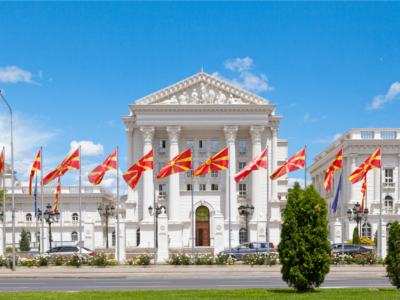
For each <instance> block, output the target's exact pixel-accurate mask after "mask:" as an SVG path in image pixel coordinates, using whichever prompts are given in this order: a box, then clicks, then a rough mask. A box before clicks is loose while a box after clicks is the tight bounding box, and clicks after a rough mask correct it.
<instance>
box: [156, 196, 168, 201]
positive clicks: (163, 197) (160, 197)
mask: <svg viewBox="0 0 400 300" xmlns="http://www.w3.org/2000/svg"><path fill="white" fill-rule="evenodd" d="M157 200H158V201H166V200H167V195H157Z"/></svg>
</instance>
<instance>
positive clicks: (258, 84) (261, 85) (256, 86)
mask: <svg viewBox="0 0 400 300" xmlns="http://www.w3.org/2000/svg"><path fill="white" fill-rule="evenodd" d="M212 76H214V77H217V78H220V79H222V80H225V81H227V82H229V83H231V84H233V85H236V86H237V87H240V88H242V89H244V90H247V91H250V92H254V93H261V92H263V91H271V90H273V89H274V88H273V87H270V86H269V84H268V83H267V81H268V78H267V76H266V75H264V74H261V75H260V76H257V75H254V74H253V73H251V72H248V71H245V72H242V73H241V74H240V75H239V77H238V78H234V79H228V78H225V77H223V76H222V75H221V74H219V73H218V72H214V73H213V74H212Z"/></svg>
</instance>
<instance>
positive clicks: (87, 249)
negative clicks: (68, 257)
mask: <svg viewBox="0 0 400 300" xmlns="http://www.w3.org/2000/svg"><path fill="white" fill-rule="evenodd" d="M82 249H85V250H86V251H89V252H93V250H90V249H89V248H85V247H82Z"/></svg>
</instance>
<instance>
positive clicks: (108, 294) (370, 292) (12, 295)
mask: <svg viewBox="0 0 400 300" xmlns="http://www.w3.org/2000/svg"><path fill="white" fill-rule="evenodd" d="M112 298H116V299H119V300H120V299H157V300H159V299H163V300H164V299H218V300H223V299H229V300H232V299H240V300H243V299H268V300H270V299H307V300H309V299H320V300H323V299H400V292H396V289H394V288H347V289H316V290H314V291H311V292H306V293H296V292H295V291H294V290H293V289H287V288H286V289H232V290H219V289H212V290H143V291H138V290H136V291H83V292H2V293H0V299H7V300H11V299H41V300H42V299H60V300H64V299H75V300H76V299H85V300H86V299H112Z"/></svg>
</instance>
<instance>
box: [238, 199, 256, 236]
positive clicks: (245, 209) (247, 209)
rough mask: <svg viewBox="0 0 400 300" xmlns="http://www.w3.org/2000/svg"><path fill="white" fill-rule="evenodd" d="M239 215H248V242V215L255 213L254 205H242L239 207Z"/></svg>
mask: <svg viewBox="0 0 400 300" xmlns="http://www.w3.org/2000/svg"><path fill="white" fill-rule="evenodd" d="M238 210H239V215H240V216H245V217H246V242H248V241H249V235H248V231H247V225H248V218H247V217H248V216H251V215H252V214H253V213H254V206H253V205H252V206H249V205H248V204H247V205H246V206H244V205H240V206H239V208H238Z"/></svg>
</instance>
